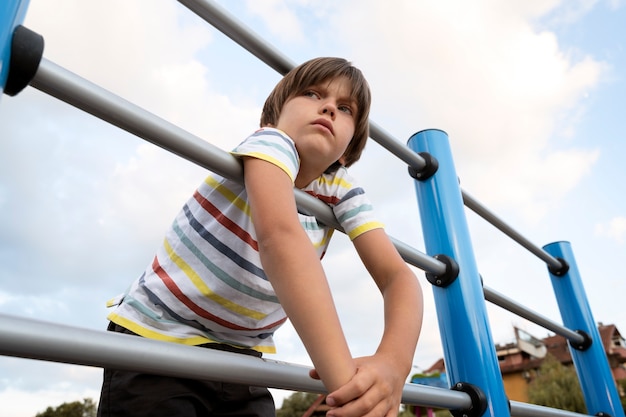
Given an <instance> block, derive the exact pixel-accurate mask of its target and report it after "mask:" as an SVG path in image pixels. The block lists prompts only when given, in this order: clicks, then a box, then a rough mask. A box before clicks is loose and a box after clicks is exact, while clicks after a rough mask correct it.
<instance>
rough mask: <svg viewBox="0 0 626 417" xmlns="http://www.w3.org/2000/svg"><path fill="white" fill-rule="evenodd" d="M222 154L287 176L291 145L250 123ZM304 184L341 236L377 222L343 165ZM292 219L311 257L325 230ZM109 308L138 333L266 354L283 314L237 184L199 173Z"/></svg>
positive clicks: (292, 173) (295, 162) (293, 164)
mask: <svg viewBox="0 0 626 417" xmlns="http://www.w3.org/2000/svg"><path fill="white" fill-rule="evenodd" d="M232 153H233V155H236V156H244V155H245V156H251V157H255V158H260V159H262V160H265V161H268V162H270V163H272V164H275V165H276V166H278V167H280V168H281V169H282V170H284V171H285V173H286V174H287V175H289V177H290V178H291V180H292V182H293V181H294V180H295V178H296V174H297V172H298V169H299V164H300V158H299V155H298V152H297V150H296V147H295V144H294V142H293V141H292V140H291V138H289V137H288V136H287V135H286V134H285V133H284V132H281V131H280V130H277V129H273V128H264V129H260V130H258V131H257V132H255V133H254V134H253V135H251V136H250V137H248V138H247V139H246V140H245V141H244V142H242V143H241V144H240V145H239V146H237V147H236V148H235V149H234V151H233V152H232ZM304 191H306V192H308V193H309V194H311V195H313V196H315V197H317V198H319V199H320V200H322V201H324V202H325V203H326V204H328V205H329V206H330V207H331V208H332V209H333V212H334V214H335V217H336V218H337V220H338V222H339V223H340V225H341V226H342V228H343V230H344V231H345V233H346V234H347V235H348V236H349V237H350V238H351V239H354V238H355V237H357V236H359V235H360V234H362V233H364V232H366V231H368V230H372V229H376V228H380V227H382V225H381V224H380V223H379V222H378V221H376V220H375V218H374V216H373V212H372V206H371V204H370V203H369V201H368V200H367V198H366V197H365V194H364V192H363V189H362V188H360V187H358V186H357V185H356V184H355V183H354V180H353V179H352V178H351V177H350V176H349V174H348V172H347V170H346V169H345V168H339V169H338V170H337V171H336V172H334V173H332V174H323V175H322V176H321V177H319V178H318V179H316V180H315V181H313V182H312V183H311V184H309V185H308V186H307V187H306V188H305V189H304ZM299 218H300V221H301V224H302V227H303V228H304V229H305V230H306V232H307V234H308V236H309V238H310V239H311V242H312V244H313V246H314V247H315V249H316V251H317V253H318V255H319V256H320V258H321V257H322V256H323V255H324V253H325V251H326V248H327V247H328V243H329V241H330V238H331V236H332V234H333V231H334V230H333V229H332V228H329V227H326V226H324V225H323V224H321V223H319V222H318V221H317V219H316V218H315V217H313V216H308V215H305V214H301V213H299ZM109 306H110V307H112V306H116V308H115V310H114V311H112V312H111V313H110V314H109V316H108V318H109V320H111V321H113V322H115V323H117V324H119V325H120V326H123V327H125V328H127V329H129V330H131V331H133V332H135V333H137V334H139V335H141V336H144V337H148V338H152V339H158V340H165V341H170V342H177V343H183V344H188V345H199V344H203V343H211V342H217V343H226V344H229V345H233V346H237V347H245V348H250V349H255V350H257V351H260V352H268V353H271V352H275V347H274V343H273V340H272V335H273V333H274V331H275V330H276V329H278V328H279V327H280V326H281V325H282V324H283V323H284V322H285V321H286V320H287V316H286V314H285V312H284V311H283V309H282V308H281V306H280V303H279V302H278V299H277V297H276V294H275V293H274V290H273V288H272V286H271V285H270V283H269V281H268V279H267V277H266V276H265V273H264V271H263V267H262V265H261V261H260V258H259V250H258V245H257V240H256V234H255V231H254V227H253V225H252V221H251V217H250V207H249V205H248V201H247V194H246V190H245V188H244V186H243V185H242V184H240V183H239V182H236V181H233V180H229V179H225V178H222V177H220V176H218V175H216V174H211V175H209V176H208V177H207V178H206V180H205V181H204V182H203V183H202V184H201V185H200V187H199V188H198V189H197V190H196V192H195V193H194V194H193V196H192V197H191V198H190V199H189V200H188V201H187V203H186V204H185V205H184V207H183V208H182V210H181V211H180V213H179V214H178V215H177V217H176V219H175V220H174V222H173V224H172V226H171V228H170V229H169V230H168V232H167V233H166V236H165V239H164V241H163V245H162V246H161V247H160V248H159V249H158V250H157V253H156V256H155V257H154V260H153V261H152V263H151V264H150V265H149V266H148V268H147V269H146V270H145V271H144V273H143V274H142V275H141V276H140V277H139V278H138V279H137V280H136V281H135V282H133V284H132V285H131V286H130V288H129V289H128V290H127V291H126V293H125V294H123V295H122V296H120V297H118V298H117V299H114V300H112V301H110V302H109Z"/></svg>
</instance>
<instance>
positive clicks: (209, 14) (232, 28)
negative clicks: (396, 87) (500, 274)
mask: <svg viewBox="0 0 626 417" xmlns="http://www.w3.org/2000/svg"><path fill="white" fill-rule="evenodd" d="M179 2H180V3H181V4H183V5H185V6H186V7H187V8H189V9H190V10H191V11H193V12H194V13H196V14H197V15H198V16H200V17H201V18H202V19H204V20H205V21H206V22H207V23H209V24H211V25H212V26H214V27H215V28H216V29H218V30H219V31H221V32H222V33H223V34H225V35H226V36H228V37H229V38H230V39H232V40H233V41H234V42H236V43H238V44H239V45H240V46H242V47H243V48H244V49H246V50H247V51H248V52H250V53H251V54H253V55H254V56H256V57H257V58H259V59H260V60H261V61H263V62H265V63H266V64H267V65H269V66H270V67H271V68H273V69H274V70H276V71H277V72H278V73H280V74H282V75H285V74H286V73H287V72H288V71H289V70H291V69H292V68H293V67H294V64H293V63H292V62H291V61H290V60H289V59H287V58H286V57H284V56H283V55H282V54H280V53H279V52H278V51H277V50H276V49H275V48H273V47H272V46H271V45H269V44H268V43H266V42H264V41H262V40H261V38H260V37H259V36H258V35H257V34H255V33H254V32H253V31H252V30H251V29H249V28H247V27H246V26H244V25H243V24H242V23H241V22H239V21H238V20H237V19H236V18H234V17H233V16H232V15H230V14H229V13H228V12H227V11H226V10H224V9H223V8H221V7H220V6H219V5H217V4H216V3H215V2H214V1H211V0H179ZM370 137H371V138H372V139H373V140H375V141H376V142H378V144H380V145H381V146H382V147H384V148H385V149H387V150H388V151H389V152H390V153H392V154H393V155H395V156H396V157H397V158H399V159H400V160H402V161H403V162H405V163H406V164H407V166H410V167H413V168H414V169H416V170H417V171H420V170H421V169H422V168H424V167H425V165H426V161H425V160H424V158H422V157H421V156H420V155H419V154H417V153H416V152H413V150H411V149H410V148H409V147H408V146H406V145H404V144H403V143H401V142H400V141H398V140H397V139H395V138H394V137H392V136H391V135H390V134H389V133H387V132H385V131H384V130H383V129H382V128H381V127H380V126H378V125H377V124H376V123H375V122H373V121H372V120H370ZM462 193H463V200H464V202H465V205H466V206H467V207H469V208H470V209H472V210H473V211H475V212H476V213H477V214H478V215H480V216H481V217H483V218H484V219H485V220H487V221H488V222H489V223H491V224H493V225H494V226H495V227H496V228H498V229H499V230H501V231H502V232H503V233H505V234H506V235H508V236H509V237H511V238H512V239H513V240H515V241H516V242H518V243H519V244H520V245H522V246H523V247H524V248H526V249H528V250H529V251H530V252H532V253H533V254H535V255H536V256H538V257H539V258H540V259H542V260H543V261H545V262H546V263H547V264H548V265H549V266H552V267H553V268H556V269H559V268H560V267H561V263H560V262H559V261H558V260H557V259H556V258H554V257H552V256H551V255H550V254H548V253H547V252H546V251H544V250H543V249H541V248H539V247H538V246H536V245H534V244H533V243H532V242H530V241H529V240H528V239H526V238H525V237H524V236H522V235H521V234H519V233H518V232H516V231H515V230H514V229H513V228H512V227H510V226H509V225H507V224H506V223H505V222H504V221H502V220H501V219H499V218H498V217H497V216H496V215H495V214H494V213H492V212H491V211H489V210H488V209H487V208H485V207H484V206H483V205H481V204H480V203H479V202H478V201H477V200H476V199H474V198H472V197H471V196H470V195H469V194H468V193H466V192H465V191H462Z"/></svg>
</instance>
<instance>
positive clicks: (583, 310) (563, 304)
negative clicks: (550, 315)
mask: <svg viewBox="0 0 626 417" xmlns="http://www.w3.org/2000/svg"><path fill="white" fill-rule="evenodd" d="M544 249H545V250H546V252H548V253H549V254H551V255H552V256H554V257H555V258H557V259H559V260H561V263H563V261H565V264H564V267H563V268H561V269H560V270H552V269H550V268H549V271H550V280H551V281H552V287H553V288H554V293H555V296H556V300H557V303H558V305H559V310H560V311H561V316H562V318H563V324H564V325H565V326H566V327H568V328H570V329H572V330H574V331H576V332H578V333H580V334H582V335H583V336H584V337H585V342H583V343H581V344H572V343H570V352H571V354H572V359H573V361H574V366H575V367H576V373H577V374H578V379H579V380H580V385H581V388H582V391H583V396H584V398H585V404H586V405H587V413H588V414H591V415H594V416H595V415H610V416H612V417H624V410H623V408H622V405H621V403H620V398H619V395H618V393H617V388H616V386H615V381H614V380H613V375H612V374H611V369H610V367H609V362H608V359H607V357H606V353H605V351H604V346H603V345H602V339H601V338H600V332H599V331H598V328H597V326H596V323H595V321H594V319H593V315H592V314H591V307H590V306H589V302H588V300H587V296H586V293H585V289H584V287H583V283H582V279H581V277H580V273H579V272H578V267H577V266H576V259H574V254H573V251H572V247H571V245H570V244H569V242H555V243H551V244H549V245H546V246H544ZM601 413H603V414H601Z"/></svg>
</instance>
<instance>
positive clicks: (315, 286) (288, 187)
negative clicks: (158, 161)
mask: <svg viewBox="0 0 626 417" xmlns="http://www.w3.org/2000/svg"><path fill="white" fill-rule="evenodd" d="M243 161H244V178H245V186H246V191H247V193H248V201H249V203H250V208H251V215H252V221H253V223H254V228H255V231H256V235H257V241H258V244H259V253H260V257H261V263H262V265H263V269H264V270H265V274H266V275H267V277H268V279H269V280H270V283H271V284H272V287H273V288H274V291H275V292H276V295H277V296H278V299H279V300H280V303H281V305H282V307H283V309H284V310H285V312H286V313H287V316H288V317H289V319H290V321H291V322H292V324H293V326H294V328H295V329H296V331H297V332H298V335H299V336H300V338H301V339H302V342H303V343H304V346H305V347H306V349H307V352H308V354H309V356H310V357H311V360H312V361H313V364H314V366H315V368H316V369H317V371H318V373H319V376H320V377H321V379H322V382H323V383H324V385H325V386H326V388H327V389H328V390H329V391H333V390H336V389H337V388H339V387H340V386H343V385H344V384H345V383H346V382H348V381H349V380H350V378H352V376H353V375H354V373H355V372H356V365H355V363H354V361H353V359H352V356H351V354H350V351H349V349H348V345H347V343H346V340H345V337H344V335H343V332H342V330H341V325H340V323H339V318H338V316H337V312H336V310H335V306H334V303H333V299H332V297H331V293H330V289H329V286H328V282H327V280H326V276H325V274H324V271H323V269H322V265H321V262H320V260H319V257H318V256H317V253H316V252H315V249H314V248H313V245H312V244H311V241H310V239H309V237H308V236H307V234H306V232H305V231H304V229H303V228H302V225H301V224H300V221H299V219H298V213H297V207H296V203H295V197H294V193H293V183H292V182H291V180H290V179H289V176H288V175H287V174H286V173H285V172H284V171H282V170H281V169H280V168H278V167H277V166H275V165H273V164H271V163H268V162H266V161H263V160H260V159H256V158H252V157H244V158H243Z"/></svg>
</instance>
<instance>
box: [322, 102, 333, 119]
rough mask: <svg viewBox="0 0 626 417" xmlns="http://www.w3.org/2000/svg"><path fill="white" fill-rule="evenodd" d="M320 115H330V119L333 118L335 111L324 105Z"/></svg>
mask: <svg viewBox="0 0 626 417" xmlns="http://www.w3.org/2000/svg"><path fill="white" fill-rule="evenodd" d="M322 113H323V114H327V113H328V114H330V117H335V109H334V108H333V107H332V106H331V105H329V104H325V105H324V107H323V108H322Z"/></svg>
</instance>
